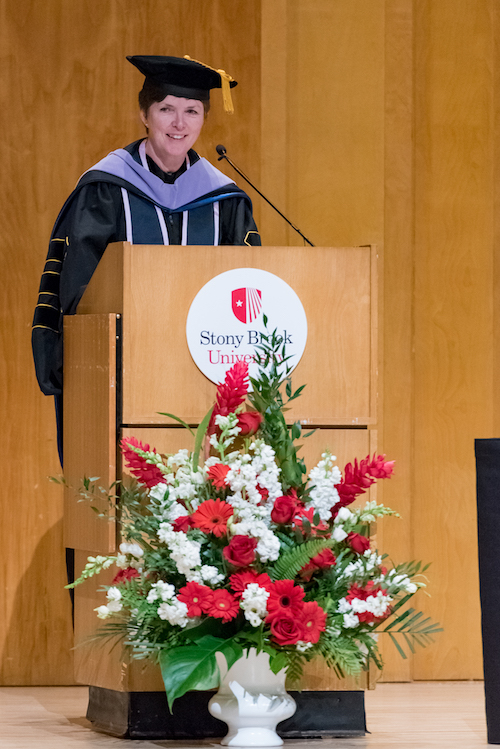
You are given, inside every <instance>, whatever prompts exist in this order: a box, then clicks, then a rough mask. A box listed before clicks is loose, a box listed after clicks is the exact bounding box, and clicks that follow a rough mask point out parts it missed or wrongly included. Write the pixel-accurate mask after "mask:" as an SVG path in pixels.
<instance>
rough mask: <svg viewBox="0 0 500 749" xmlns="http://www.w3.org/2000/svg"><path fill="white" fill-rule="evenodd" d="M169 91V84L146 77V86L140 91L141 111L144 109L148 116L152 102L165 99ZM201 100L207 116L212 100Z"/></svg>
mask: <svg viewBox="0 0 500 749" xmlns="http://www.w3.org/2000/svg"><path fill="white" fill-rule="evenodd" d="M169 93H170V92H169V91H168V87H167V86H162V85H161V84H156V83H152V82H151V81H150V80H148V79H147V78H146V80H145V81H144V86H143V87H142V89H141V91H140V92H139V107H140V109H141V111H143V112H144V114H145V115H146V117H147V114H148V110H149V107H150V106H151V104H154V103H155V102H158V101H163V99H164V98H165V97H166V96H168V94H169ZM200 101H201V103H202V104H203V109H204V112H205V117H206V116H207V114H208V113H209V111H210V100H208V101H202V100H201V99H200Z"/></svg>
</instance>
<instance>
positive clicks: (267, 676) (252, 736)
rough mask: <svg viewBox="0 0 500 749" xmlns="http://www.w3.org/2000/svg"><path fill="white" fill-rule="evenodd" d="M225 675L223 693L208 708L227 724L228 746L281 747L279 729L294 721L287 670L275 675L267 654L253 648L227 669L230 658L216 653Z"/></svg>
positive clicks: (220, 667)
mask: <svg viewBox="0 0 500 749" xmlns="http://www.w3.org/2000/svg"><path fill="white" fill-rule="evenodd" d="M216 657H217V665H218V666H219V669H220V672H221V677H222V681H221V685H220V688H219V691H218V692H217V693H216V694H215V695H214V697H212V699H211V700H210V702H209V704H208V709H209V711H210V713H211V715H213V716H214V717H215V718H218V719H219V720H222V721H224V723H227V725H228V728H229V731H228V733H227V736H225V737H224V738H223V739H222V741H221V744H223V745H224V746H243V747H245V746H261V747H264V746H269V747H271V746H281V745H282V744H283V740H282V739H281V738H280V737H279V736H278V734H277V733H276V726H277V725H278V723H280V722H281V721H282V720H286V719H287V718H290V717H291V716H292V715H293V714H294V712H295V709H296V704H295V701H294V699H293V698H292V697H290V695H289V694H288V693H287V691H286V689H285V671H284V670H283V671H280V672H279V673H278V674H273V672H272V671H271V669H270V668H269V656H268V655H267V653H262V652H261V653H259V654H257V651H256V650H255V649H251V650H249V651H248V653H244V654H243V656H242V658H240V659H239V660H238V661H236V663H235V664H234V665H233V666H231V668H230V669H229V671H228V670H227V663H226V659H225V658H224V656H223V655H222V654H221V653H217V654H216Z"/></svg>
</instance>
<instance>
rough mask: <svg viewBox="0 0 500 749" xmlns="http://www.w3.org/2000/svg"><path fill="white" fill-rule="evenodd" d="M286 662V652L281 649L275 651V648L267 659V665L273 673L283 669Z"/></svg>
mask: <svg viewBox="0 0 500 749" xmlns="http://www.w3.org/2000/svg"><path fill="white" fill-rule="evenodd" d="M287 664H288V658H287V655H286V653H285V652H284V651H283V650H280V651H277V650H275V651H274V653H273V654H272V655H271V657H270V659H269V665H270V667H271V671H272V672H273V674H277V673H279V672H280V671H281V670H282V669H284V668H285V667H286V666H287Z"/></svg>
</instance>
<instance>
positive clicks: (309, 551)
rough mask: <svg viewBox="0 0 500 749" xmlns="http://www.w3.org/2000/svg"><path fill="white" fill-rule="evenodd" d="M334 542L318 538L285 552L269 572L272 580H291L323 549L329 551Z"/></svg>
mask: <svg viewBox="0 0 500 749" xmlns="http://www.w3.org/2000/svg"><path fill="white" fill-rule="evenodd" d="M334 545H335V541H332V540H331V539H327V538H318V539H313V540H311V541H306V543H304V544H301V545H300V546H296V547H295V548H293V549H290V550H289V551H286V552H285V553H284V554H283V555H282V556H281V557H280V558H279V559H278V560H277V562H276V563H275V565H274V566H273V567H272V568H271V569H270V570H269V575H270V577H271V578H272V579H273V580H293V578H294V577H295V575H297V574H298V572H300V570H301V569H302V567H304V566H305V565H306V564H307V563H308V562H309V560H310V559H312V558H313V557H315V556H316V554H319V553H320V551H323V549H331V548H332V546H334Z"/></svg>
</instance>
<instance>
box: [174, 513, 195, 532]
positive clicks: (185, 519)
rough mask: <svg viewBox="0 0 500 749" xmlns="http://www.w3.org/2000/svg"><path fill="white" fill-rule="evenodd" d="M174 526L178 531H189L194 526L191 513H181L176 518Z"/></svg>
mask: <svg viewBox="0 0 500 749" xmlns="http://www.w3.org/2000/svg"><path fill="white" fill-rule="evenodd" d="M172 526H173V529H174V531H176V532H177V533H178V532H179V531H182V533H187V532H188V530H189V529H190V528H192V527H193V526H194V521H193V520H192V518H191V515H180V517H178V518H176V519H175V520H174V522H173V523H172Z"/></svg>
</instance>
